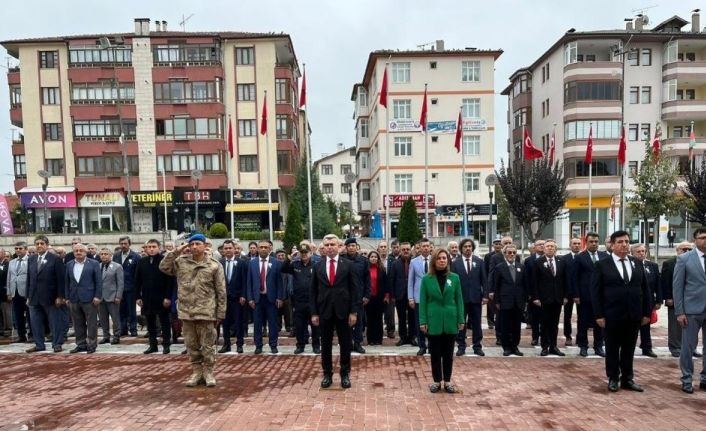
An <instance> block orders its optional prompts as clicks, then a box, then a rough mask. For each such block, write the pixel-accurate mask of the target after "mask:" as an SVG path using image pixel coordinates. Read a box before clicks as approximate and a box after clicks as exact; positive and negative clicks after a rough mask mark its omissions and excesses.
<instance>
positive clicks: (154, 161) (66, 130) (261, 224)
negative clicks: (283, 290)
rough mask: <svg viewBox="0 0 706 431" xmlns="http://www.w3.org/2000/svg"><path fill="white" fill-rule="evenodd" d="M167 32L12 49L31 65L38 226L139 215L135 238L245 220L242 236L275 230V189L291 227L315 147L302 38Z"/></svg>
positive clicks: (23, 181)
mask: <svg viewBox="0 0 706 431" xmlns="http://www.w3.org/2000/svg"><path fill="white" fill-rule="evenodd" d="M154 26H155V27H154V28H151V21H150V20H149V19H135V22H134V32H132V33H120V34H96V35H76V36H58V37H47V38H36V39H22V40H12V41H5V42H2V45H3V46H4V47H5V49H7V51H8V53H9V55H10V56H12V57H13V58H14V59H16V60H19V66H18V67H15V68H13V69H11V70H10V71H9V72H8V75H7V76H8V83H9V86H10V95H11V100H10V103H11V106H10V116H11V121H12V124H13V125H14V126H16V127H19V128H21V129H22V135H21V137H20V138H19V139H17V140H15V141H14V142H13V144H12V154H13V157H14V166H15V190H16V192H17V193H18V194H19V196H20V199H21V202H22V205H23V206H24V208H26V209H27V210H28V211H29V212H31V213H32V217H31V218H32V226H30V228H31V229H34V230H51V231H54V232H62V231H71V232H74V231H75V232H93V231H96V230H98V229H108V230H122V231H127V230H128V219H129V214H130V212H132V223H131V227H132V230H134V231H147V232H148V231H155V230H161V229H163V228H164V227H165V222H166V226H167V227H168V228H169V229H175V230H178V231H184V230H189V228H190V227H193V226H194V225H196V224H198V225H199V226H208V225H210V224H212V223H214V222H225V223H226V225H229V224H230V214H229V213H228V211H234V212H235V220H236V222H235V227H236V230H260V229H267V228H268V227H269V226H268V224H269V223H268V210H269V207H268V204H267V186H268V183H269V185H270V188H271V190H272V202H273V203H272V209H273V211H274V217H273V219H274V221H273V224H274V226H273V228H274V229H278V228H279V225H280V222H281V217H280V214H285V213H286V211H284V210H285V208H286V194H287V191H288V190H289V189H290V188H292V187H293V186H294V172H295V165H296V164H297V163H298V161H299V159H300V151H301V150H300V149H301V148H302V145H300V142H301V141H302V140H301V138H300V134H301V130H302V128H301V124H302V119H301V118H300V112H299V108H298V107H299V104H298V100H297V99H298V81H299V77H300V71H299V66H298V63H297V58H296V55H295V52H294V47H293V44H292V40H291V38H290V37H289V35H286V34H281V33H280V34H274V33H241V32H183V31H171V30H168V29H167V23H166V21H156V22H155V23H154ZM265 92H266V93H267V100H266V103H267V108H268V112H269V116H268V117H269V121H268V123H267V124H268V134H267V136H268V137H269V151H268V146H267V145H266V139H265V136H263V135H261V134H260V133H259V130H260V116H261V112H262V108H263V103H264V102H265ZM229 124H232V127H233V138H234V139H233V143H234V145H233V146H234V152H233V153H234V154H233V157H232V159H231V157H230V154H229V151H228V145H227V136H228V127H229ZM194 171H197V172H194ZM42 175H43V176H42ZM230 188H233V189H234V202H235V204H236V205H234V206H232V207H231V206H226V203H228V202H230ZM197 200H198V201H199V202H198V204H199V211H198V220H196V217H195V216H196V214H195V213H196V208H195V204H196V201H197ZM165 205H166V209H167V211H166V220H165ZM282 206H284V207H285V208H282ZM45 212H46V214H47V217H46V219H45V217H44V214H45Z"/></svg>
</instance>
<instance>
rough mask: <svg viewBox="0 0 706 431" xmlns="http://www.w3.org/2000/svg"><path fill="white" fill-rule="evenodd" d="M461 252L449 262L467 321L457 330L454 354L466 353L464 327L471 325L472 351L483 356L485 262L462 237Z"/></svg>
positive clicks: (469, 242) (485, 299)
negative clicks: (456, 346)
mask: <svg viewBox="0 0 706 431" xmlns="http://www.w3.org/2000/svg"><path fill="white" fill-rule="evenodd" d="M459 248H460V250H461V254H460V255H459V256H458V257H457V259H456V260H454V261H453V262H451V271H453V272H455V273H456V274H458V278H459V280H460V281H461V292H462V293H463V304H464V321H466V322H467V324H466V325H464V327H463V329H461V330H460V331H459V332H458V337H456V341H457V343H458V350H457V351H456V356H463V355H464V354H465V353H466V328H467V327H468V326H470V327H471V330H472V331H473V353H474V354H476V355H478V356H485V353H484V352H483V345H482V344H481V341H483V328H481V313H482V307H483V305H484V304H486V303H488V299H487V298H486V295H485V291H486V290H487V287H486V283H487V276H486V274H485V262H483V260H482V259H481V258H480V257H478V256H474V255H473V252H474V251H475V248H476V245H475V243H474V242H473V240H471V239H469V238H464V239H463V240H461V244H460V245H459Z"/></svg>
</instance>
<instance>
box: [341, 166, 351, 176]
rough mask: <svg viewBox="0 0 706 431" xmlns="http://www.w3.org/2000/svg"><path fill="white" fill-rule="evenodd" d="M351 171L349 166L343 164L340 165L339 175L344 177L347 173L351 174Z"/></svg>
mask: <svg viewBox="0 0 706 431" xmlns="http://www.w3.org/2000/svg"><path fill="white" fill-rule="evenodd" d="M352 171H353V169H352V168H351V165H349V164H344V165H341V175H346V174H347V173H348V172H352Z"/></svg>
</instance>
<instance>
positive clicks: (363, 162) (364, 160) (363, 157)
mask: <svg viewBox="0 0 706 431" xmlns="http://www.w3.org/2000/svg"><path fill="white" fill-rule="evenodd" d="M368 157H369V156H368V153H365V152H361V153H360V168H361V169H368V162H369V160H368Z"/></svg>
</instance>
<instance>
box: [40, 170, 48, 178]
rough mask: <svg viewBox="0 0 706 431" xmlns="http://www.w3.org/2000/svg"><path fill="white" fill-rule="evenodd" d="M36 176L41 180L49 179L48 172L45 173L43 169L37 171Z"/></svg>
mask: <svg viewBox="0 0 706 431" xmlns="http://www.w3.org/2000/svg"><path fill="white" fill-rule="evenodd" d="M37 175H39V176H40V177H42V178H49V177H50V176H51V175H49V172H47V171H45V170H44V169H42V170H39V171H37Z"/></svg>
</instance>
